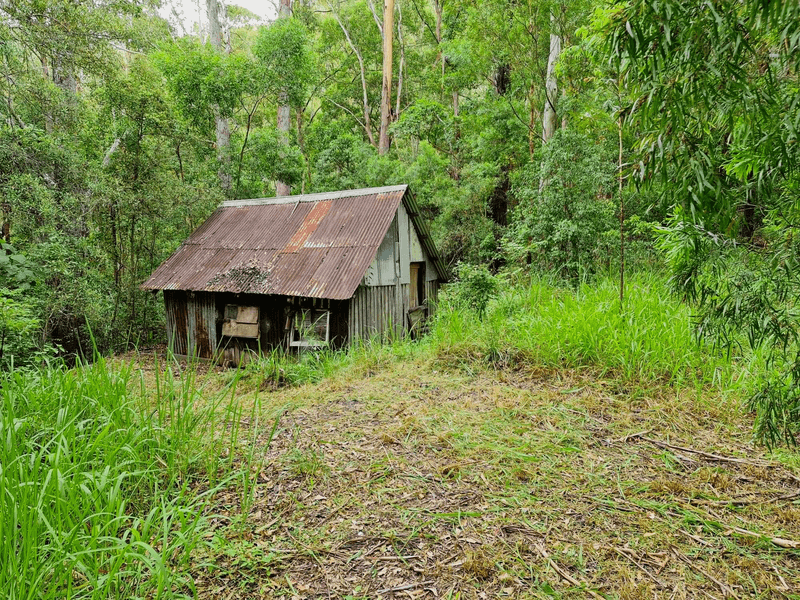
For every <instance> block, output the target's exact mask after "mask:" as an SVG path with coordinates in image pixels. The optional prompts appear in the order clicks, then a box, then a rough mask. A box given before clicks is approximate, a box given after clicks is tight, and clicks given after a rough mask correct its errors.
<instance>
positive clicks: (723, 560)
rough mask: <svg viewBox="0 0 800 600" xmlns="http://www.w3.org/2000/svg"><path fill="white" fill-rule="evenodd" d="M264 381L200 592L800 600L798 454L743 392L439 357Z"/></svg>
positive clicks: (202, 565) (247, 390)
mask: <svg viewBox="0 0 800 600" xmlns="http://www.w3.org/2000/svg"><path fill="white" fill-rule="evenodd" d="M209 376H211V377H217V378H224V377H225V374H224V372H221V371H216V372H213V370H212V372H211V373H210V375H209ZM268 388H269V386H265V384H264V382H263V381H259V380H258V376H257V375H252V376H247V377H245V378H243V380H242V381H241V382H240V383H239V394H240V396H241V402H242V403H243V404H248V405H251V404H252V403H253V402H256V401H257V402H258V407H259V408H258V414H259V415H261V416H262V417H263V419H264V421H266V422H269V420H270V419H272V418H278V427H277V430H276V431H275V435H274V437H273V438H272V439H271V441H270V440H269V438H268V433H269V427H266V428H265V429H264V433H263V434H262V435H261V437H260V438H259V442H258V447H257V449H256V451H255V453H254V454H253V456H256V457H258V461H257V466H256V467H254V469H253V472H252V481H253V483H254V485H255V488H254V490H253V494H252V497H251V502H246V503H245V506H246V512H245V513H244V514H242V512H241V509H240V507H241V506H242V498H241V492H230V493H227V494H220V496H219V497H218V498H217V500H218V503H217V506H216V507H215V511H216V512H215V515H216V516H214V517H213V518H212V521H213V522H214V523H215V524H216V525H215V527H216V531H215V532H214V534H213V535H212V536H211V539H210V542H211V543H210V548H209V550H207V551H206V553H205V554H204V555H202V556H199V557H198V560H197V562H196V564H197V567H196V572H195V583H196V586H197V591H198V594H199V596H200V597H201V598H204V599H227V598H279V597H285V598H392V597H393V598H452V599H455V598H464V599H466V598H480V599H487V598H498V597H509V598H589V597H592V598H623V599H625V598H648V599H662V598H663V599H685V598H800V476H798V473H799V472H800V469H798V466H800V458H798V455H797V454H796V453H792V452H789V451H783V452H777V453H773V454H768V453H767V452H766V451H765V450H764V449H761V448H755V447H753V445H752V444H751V422H750V418H751V417H749V416H748V415H744V414H743V413H742V411H741V409H740V407H739V405H738V401H737V400H736V399H735V398H725V397H723V396H720V395H719V394H717V393H714V392H710V391H708V390H683V391H681V392H676V391H675V390H674V389H671V388H658V387H655V388H654V387H652V386H651V387H642V386H639V385H633V384H631V383H628V384H620V383H619V382H616V381H615V380H613V379H610V378H604V377H602V376H600V375H598V374H596V373H590V372H582V373H579V372H552V371H530V370H525V369H521V370H515V371H492V370H473V369H472V368H469V367H466V368H465V367H464V366H461V367H458V366H452V365H442V364H437V363H436V362H410V363H393V364H389V365H383V366H380V367H365V368H363V369H361V370H358V369H351V370H350V371H348V372H347V373H343V374H341V375H339V376H334V377H333V378H332V379H329V380H326V381H323V382H322V383H321V384H318V385H306V386H302V387H298V388H288V389H280V390H277V391H261V390H262V389H268ZM244 412H245V413H246V412H247V411H244ZM248 425H249V422H248V419H247V418H245V419H243V422H242V427H243V428H245V429H246V428H247V427H248ZM243 437H246V436H243Z"/></svg>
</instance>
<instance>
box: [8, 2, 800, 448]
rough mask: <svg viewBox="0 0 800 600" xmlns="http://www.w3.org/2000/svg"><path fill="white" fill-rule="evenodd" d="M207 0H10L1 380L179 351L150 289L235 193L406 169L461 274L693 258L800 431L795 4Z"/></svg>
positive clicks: (615, 267) (709, 330) (724, 328)
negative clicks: (10, 372) (269, 0)
mask: <svg viewBox="0 0 800 600" xmlns="http://www.w3.org/2000/svg"><path fill="white" fill-rule="evenodd" d="M162 4H163V5H162ZM198 8H202V10H201V12H202V18H201V19H200V21H199V22H197V23H189V22H188V21H187V20H186V19H183V18H176V17H177V14H178V11H177V8H176V7H174V6H170V5H169V4H167V3H161V2H158V1H157V0H113V1H107V0H91V1H73V0H47V1H45V0H3V1H2V2H0V54H2V64H1V65H0V69H2V78H0V91H2V98H3V102H2V103H0V115H2V124H1V125H0V127H2V135H0V194H1V195H2V200H0V202H1V203H2V250H3V251H2V252H0V277H2V280H0V284H1V285H0V363H1V364H2V366H3V367H4V368H6V369H8V368H10V367H11V366H12V365H14V366H17V367H18V366H22V365H25V364H33V363H36V362H37V361H41V360H43V359H45V358H47V357H48V356H51V355H61V356H67V357H69V356H75V355H80V354H82V353H83V354H86V353H87V352H90V350H91V348H92V347H95V348H97V349H98V350H100V351H101V352H117V351H122V350H125V349H128V348H131V347H133V346H135V345H140V346H141V345H146V344H149V343H152V342H159V341H161V340H163V335H164V326H163V308H162V303H161V300H160V298H158V297H156V296H152V295H150V294H148V293H146V292H143V291H141V290H139V288H138V286H139V285H140V283H141V282H142V281H143V280H144V279H145V278H146V277H147V276H148V275H149V274H150V272H151V271H152V270H153V269H154V268H155V267H156V266H157V265H158V264H160V262H161V261H163V260H164V259H165V258H166V257H167V256H169V254H170V253H171V252H172V251H173V250H174V249H175V248H176V247H177V246H178V244H179V243H180V242H181V240H183V239H184V238H185V237H186V236H187V235H188V233H189V232H191V231H192V230H193V228H195V227H196V226H197V225H198V224H199V223H200V222H202V221H203V219H205V218H206V217H207V216H208V215H209V214H210V213H211V212H212V211H213V209H214V208H215V207H216V206H217V205H218V204H219V202H220V201H222V200H224V199H231V198H252V197H266V196H273V195H286V194H296V193H306V192H315V191H327V190H335V189H346V188H356V187H370V186H379V185H389V184H396V183H408V184H410V185H411V187H412V189H413V190H414V192H415V194H416V197H417V199H418V201H419V202H420V204H421V206H422V207H423V209H424V211H425V214H426V217H427V218H428V220H429V222H430V223H431V224H432V229H433V232H434V236H435V238H436V243H437V245H438V247H439V249H440V251H441V252H442V254H443V255H444V256H445V257H446V259H447V261H448V263H449V264H450V265H451V266H452V267H453V269H454V272H456V273H458V272H459V270H460V271H462V272H463V273H466V274H468V275H469V276H471V277H479V276H481V273H483V275H482V276H485V277H491V275H490V274H489V273H490V272H491V273H497V272H498V271H499V270H503V271H506V272H537V271H538V272H552V273H556V274H557V276H558V277H559V278H561V279H562V280H564V281H566V282H572V283H578V282H581V281H591V280H592V278H593V277H596V276H597V275H598V274H606V275H609V274H616V275H615V276H616V277H619V285H620V290H619V296H620V302H621V303H622V305H623V306H624V303H625V298H624V270H634V271H635V270H642V269H645V270H659V271H663V272H666V273H668V274H669V275H670V276H671V281H672V284H673V287H674V289H675V291H676V293H678V294H680V295H681V296H682V297H683V298H684V299H685V300H686V301H687V302H690V303H691V305H692V306H693V307H694V309H695V312H696V319H697V324H698V329H699V332H700V334H701V337H702V336H708V337H709V339H713V340H714V341H715V342H716V343H720V344H721V347H730V346H736V345H741V344H745V345H746V344H749V345H750V346H752V347H767V348H769V356H770V359H769V360H770V361H771V362H770V364H771V365H772V366H773V367H774V368H771V369H770V370H769V371H768V373H769V374H768V375H765V376H764V381H763V382H762V385H761V386H760V388H759V390H760V391H759V392H757V393H756V395H755V397H754V400H753V401H754V402H760V403H761V406H765V407H767V408H766V411H767V413H769V414H772V415H773V418H772V420H771V423H772V424H773V425H775V424H777V426H776V427H777V429H769V431H771V432H772V433H773V434H774V435H773V437H775V436H780V435H784V434H786V435H788V436H789V437H791V436H790V435H789V433H787V431H788V430H787V429H786V427H785V426H786V424H787V423H788V422H792V421H794V422H795V423H797V422H798V421H800V417H798V411H800V403H798V400H797V397H798V391H797V387H796V384H797V383H798V382H800V357H798V355H797V344H796V342H797V339H796V336H797V333H798V331H799V330H798V323H797V316H796V309H795V306H794V298H796V296H797V293H798V291H800V281H798V273H800V271H798V269H797V268H796V260H797V256H798V243H799V242H798V240H796V236H795V235H794V233H795V228H796V226H797V225H796V219H797V210H798V195H797V190H798V184H799V183H800V180H798V174H797V169H796V167H797V165H798V144H797V134H798V128H799V127H800V122H799V120H800V106H798V101H799V99H800V93H799V92H798V83H799V82H798V62H800V49H798V45H799V44H800V8H798V6H797V5H796V3H791V2H779V1H770V0H716V1H714V2H711V3H709V2H701V1H699V0H698V1H691V2H686V1H683V0H681V1H679V0H666V1H662V2H651V1H646V0H624V1H623V0H618V1H614V2H607V1H605V0H566V1H559V2H556V1H540V0H537V1H535V2H534V1H517V0H513V1H505V0H497V1H495V0H492V1H488V2H475V1H471V0H396V1H391V0H387V2H386V3H385V5H384V6H381V5H376V4H375V3H374V2H373V1H372V0H366V2H365V1H361V0H355V1H351V0H344V1H342V0H330V1H319V2H317V1H311V0H296V1H295V2H291V0H280V2H279V6H275V7H274V8H275V11H276V18H275V19H274V20H273V21H271V22H268V23H265V22H263V20H262V19H259V18H258V17H257V16H256V15H254V14H252V13H250V12H249V11H247V10H245V9H243V8H240V7H238V6H236V5H235V4H232V3H230V4H226V3H222V2H220V0H207V2H206V4H205V6H202V7H198ZM476 269H477V270H476ZM476 273H477V274H478V275H476ZM770 427H772V425H771V426H770ZM789 429H792V427H791V426H790V427H789Z"/></svg>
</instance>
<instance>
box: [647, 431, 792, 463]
mask: <svg viewBox="0 0 800 600" xmlns="http://www.w3.org/2000/svg"><path fill="white" fill-rule="evenodd" d="M631 437H638V438H639V439H640V440H644V441H645V442H649V443H650V444H653V445H655V446H658V447H660V448H668V449H669V450H679V451H681V452H689V453H690V454H696V455H697V456H702V457H703V458H706V459H708V460H714V461H717V462H729V463H736V464H740V465H750V466H751V467H777V466H780V465H779V464H778V463H773V462H769V461H766V460H747V459H746V458H735V457H733V456H721V455H719V454H713V453H711V452H703V451H702V450H697V449H695V448H687V447H686V446H676V445H674V444H668V443H667V442H662V441H661V440H656V439H653V438H649V437H645V436H643V435H635V436H631Z"/></svg>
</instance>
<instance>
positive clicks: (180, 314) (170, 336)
mask: <svg viewBox="0 0 800 600" xmlns="http://www.w3.org/2000/svg"><path fill="white" fill-rule="evenodd" d="M164 308H165V310H166V314H167V345H168V347H169V348H170V349H171V350H172V352H173V353H174V354H186V348H187V335H188V328H189V323H188V319H187V314H186V292H179V291H174V290H164Z"/></svg>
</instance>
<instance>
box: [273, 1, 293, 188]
mask: <svg viewBox="0 0 800 600" xmlns="http://www.w3.org/2000/svg"><path fill="white" fill-rule="evenodd" d="M291 15H292V0H280V5H279V8H278V18H279V19H288V18H289V17H290V16H291ZM290 121H291V116H290V109H289V100H288V95H287V93H286V92H281V94H280V97H279V98H278V141H280V143H281V146H283V147H284V148H288V146H289V127H290V126H291V123H290ZM291 193H292V188H291V186H290V185H289V184H288V183H285V182H283V181H276V182H275V195H276V196H288V195H290V194H291Z"/></svg>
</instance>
